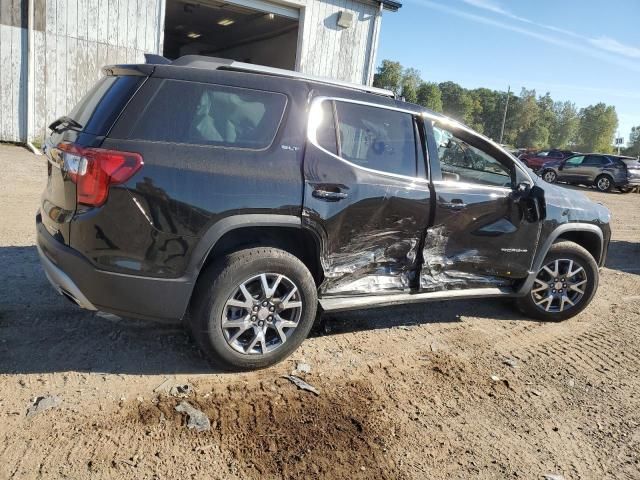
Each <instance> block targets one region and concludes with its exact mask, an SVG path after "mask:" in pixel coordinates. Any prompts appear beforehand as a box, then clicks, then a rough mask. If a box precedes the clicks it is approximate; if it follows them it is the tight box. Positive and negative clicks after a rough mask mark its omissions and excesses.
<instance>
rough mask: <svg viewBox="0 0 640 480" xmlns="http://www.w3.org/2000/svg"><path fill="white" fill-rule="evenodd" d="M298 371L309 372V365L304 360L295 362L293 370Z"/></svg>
mask: <svg viewBox="0 0 640 480" xmlns="http://www.w3.org/2000/svg"><path fill="white" fill-rule="evenodd" d="M294 371H296V372H300V373H311V365H309V364H308V363H305V362H298V363H296V369H295V370H294Z"/></svg>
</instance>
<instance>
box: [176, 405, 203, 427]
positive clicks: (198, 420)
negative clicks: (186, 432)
mask: <svg viewBox="0 0 640 480" xmlns="http://www.w3.org/2000/svg"><path fill="white" fill-rule="evenodd" d="M176 412H180V413H185V414H187V415H188V417H189V418H188V419H187V428H193V429H195V430H196V432H206V431H208V430H211V422H210V421H209V417H207V416H206V415H205V413H204V412H202V411H201V410H198V409H197V408H195V407H194V406H192V405H191V404H190V403H189V402H185V401H182V402H180V404H179V405H177V406H176Z"/></svg>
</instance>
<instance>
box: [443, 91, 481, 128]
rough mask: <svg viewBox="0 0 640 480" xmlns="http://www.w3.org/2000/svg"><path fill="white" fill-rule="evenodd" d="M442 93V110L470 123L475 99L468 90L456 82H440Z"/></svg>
mask: <svg viewBox="0 0 640 480" xmlns="http://www.w3.org/2000/svg"><path fill="white" fill-rule="evenodd" d="M438 87H439V88H440V92H441V94H442V111H443V112H444V113H445V114H447V115H449V116H450V117H453V118H455V119H457V120H460V121H462V122H465V123H470V120H471V119H472V114H473V106H474V105H473V99H472V98H471V97H469V95H468V94H467V92H466V90H465V89H464V88H462V87H461V86H460V85H458V84H457V83H454V82H444V83H440V84H438Z"/></svg>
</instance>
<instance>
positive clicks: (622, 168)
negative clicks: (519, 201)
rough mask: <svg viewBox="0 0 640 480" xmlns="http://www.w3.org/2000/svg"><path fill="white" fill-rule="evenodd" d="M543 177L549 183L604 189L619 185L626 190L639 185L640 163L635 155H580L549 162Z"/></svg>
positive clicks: (546, 164)
mask: <svg viewBox="0 0 640 480" xmlns="http://www.w3.org/2000/svg"><path fill="white" fill-rule="evenodd" d="M540 176H541V177H542V178H543V179H544V180H545V181H546V182H548V183H553V182H556V181H560V182H565V183H573V184H579V185H588V186H592V185H593V186H595V187H596V188H597V189H598V190H600V191H601V192H608V191H609V190H611V189H612V188H614V187H615V188H618V189H620V190H621V191H623V192H627V191H629V190H630V189H631V188H633V187H634V186H636V185H640V162H638V160H637V159H635V158H633V157H622V156H618V155H604V154H599V153H590V154H578V155H574V156H572V157H569V158H567V159H566V160H560V161H553V162H547V163H545V164H544V166H543V167H542V169H541V170H540Z"/></svg>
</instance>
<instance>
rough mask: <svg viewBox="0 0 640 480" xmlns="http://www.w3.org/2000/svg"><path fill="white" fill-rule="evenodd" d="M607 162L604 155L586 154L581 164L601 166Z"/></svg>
mask: <svg viewBox="0 0 640 480" xmlns="http://www.w3.org/2000/svg"><path fill="white" fill-rule="evenodd" d="M607 163H609V161H608V159H607V158H606V157H601V156H600V155H587V156H586V158H585V159H584V162H583V163H582V164H583V165H585V166H587V165H588V166H591V167H601V166H603V165H606V164H607Z"/></svg>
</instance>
